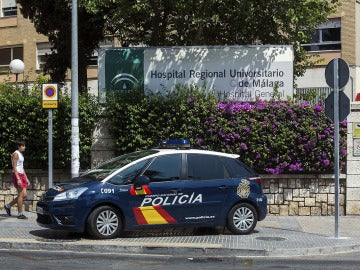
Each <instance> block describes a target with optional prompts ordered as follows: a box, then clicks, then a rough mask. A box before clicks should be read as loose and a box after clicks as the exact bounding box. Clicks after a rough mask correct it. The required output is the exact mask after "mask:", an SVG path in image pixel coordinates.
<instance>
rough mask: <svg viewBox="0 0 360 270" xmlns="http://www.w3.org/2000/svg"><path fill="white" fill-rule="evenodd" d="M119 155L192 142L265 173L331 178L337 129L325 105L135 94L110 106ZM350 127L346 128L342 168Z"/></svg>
mask: <svg viewBox="0 0 360 270" xmlns="http://www.w3.org/2000/svg"><path fill="white" fill-rule="evenodd" d="M106 111H107V114H108V118H109V119H110V121H111V125H110V127H111V128H110V130H111V132H112V133H113V137H114V138H116V141H115V143H116V149H115V150H116V154H122V153H126V152H131V151H135V150H140V149H147V148H151V147H154V146H155V145H157V143H158V142H159V141H160V140H162V139H167V138H173V139H175V138H188V139H190V141H191V144H192V146H193V147H194V148H202V149H208V150H216V151H222V152H230V153H236V154H239V155H240V159H241V160H242V161H244V162H245V163H247V164H249V165H250V166H252V167H253V168H254V169H255V170H256V171H257V172H259V173H270V174H281V173H327V172H332V171H333V169H334V145H333V144H334V143H333V135H334V126H333V124H332V123H331V121H330V120H329V119H328V118H327V117H326V116H325V113H324V108H323V106H321V105H315V106H313V105H310V103H308V102H303V103H301V104H297V103H295V102H292V101H279V100H275V99H274V100H272V101H262V100H258V101H256V102H252V103H249V102H234V101H227V102H218V101H217V99H216V98H215V96H214V95H207V94H205V93H204V92H203V91H201V90H199V89H197V88H196V87H190V88H186V87H178V88H177V89H176V90H175V91H173V92H171V93H168V94H167V95H165V96H163V95H148V96H145V95H144V94H141V93H137V92H134V93H133V94H132V93H126V95H123V96H119V97H118V98H116V97H113V98H112V99H110V100H109V101H108V106H107V109H106ZM346 127H347V123H346V121H345V122H342V123H341V126H340V136H341V137H340V138H341V140H340V150H341V153H340V154H341V156H340V160H341V164H340V166H341V169H342V170H344V169H345V161H346V159H345V157H346Z"/></svg>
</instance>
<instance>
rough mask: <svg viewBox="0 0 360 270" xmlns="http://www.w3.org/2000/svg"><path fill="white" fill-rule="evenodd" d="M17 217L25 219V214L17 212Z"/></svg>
mask: <svg viewBox="0 0 360 270" xmlns="http://www.w3.org/2000/svg"><path fill="white" fill-rule="evenodd" d="M17 218H18V219H27V216H25V215H24V214H19V215H18V216H17Z"/></svg>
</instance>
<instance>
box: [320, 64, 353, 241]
mask: <svg viewBox="0 0 360 270" xmlns="http://www.w3.org/2000/svg"><path fill="white" fill-rule="evenodd" d="M325 77H326V82H327V84H328V85H329V86H330V87H332V88H333V89H334V92H333V98H334V99H333V101H334V103H333V105H334V112H333V119H332V120H333V121H334V152H335V153H334V174H335V175H334V176H335V238H339V216H340V215H339V89H340V88H343V87H344V86H345V85H346V84H347V82H348V81H349V77H350V70H349V66H348V64H347V63H346V62H345V61H344V60H342V59H340V58H335V59H333V60H331V62H330V63H329V64H328V65H327V66H326V70H325ZM329 103H332V102H331V101H330V102H329V101H328V102H327V104H325V106H326V105H328V104H329ZM349 106H350V105H349ZM325 111H329V110H326V108H325ZM346 116H347V115H346Z"/></svg>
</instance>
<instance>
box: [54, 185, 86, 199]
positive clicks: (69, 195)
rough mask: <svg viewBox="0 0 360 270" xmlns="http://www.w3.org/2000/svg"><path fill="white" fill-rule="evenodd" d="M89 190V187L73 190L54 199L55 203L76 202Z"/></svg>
mask: <svg viewBox="0 0 360 270" xmlns="http://www.w3.org/2000/svg"><path fill="white" fill-rule="evenodd" d="M87 189H88V188H87V187H80V188H73V189H70V190H67V191H65V192H62V193H60V194H58V195H56V196H55V197H54V201H64V200H76V199H77V198H79V196H80V195H81V194H83V193H84V192H85V191H86V190H87Z"/></svg>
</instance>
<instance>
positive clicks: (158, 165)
mask: <svg viewBox="0 0 360 270" xmlns="http://www.w3.org/2000/svg"><path fill="white" fill-rule="evenodd" d="M180 166H181V154H173V155H164V156H159V157H157V158H156V159H155V160H154V161H153V162H152V163H151V164H150V166H149V168H147V170H146V171H145V172H144V173H143V175H146V176H147V177H149V178H150V182H162V181H171V180H178V179H180Z"/></svg>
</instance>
